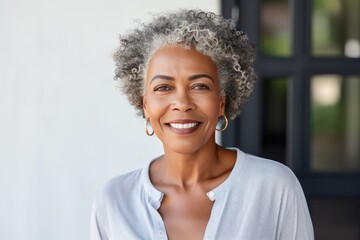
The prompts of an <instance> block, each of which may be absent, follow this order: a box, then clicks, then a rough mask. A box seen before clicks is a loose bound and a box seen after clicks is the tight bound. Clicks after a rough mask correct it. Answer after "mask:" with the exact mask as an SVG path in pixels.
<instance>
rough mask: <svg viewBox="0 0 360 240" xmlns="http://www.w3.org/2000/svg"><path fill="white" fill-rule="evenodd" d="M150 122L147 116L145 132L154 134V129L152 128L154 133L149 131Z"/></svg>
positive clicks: (149, 134) (150, 134)
mask: <svg viewBox="0 0 360 240" xmlns="http://www.w3.org/2000/svg"><path fill="white" fill-rule="evenodd" d="M149 124H150V118H147V119H146V121H145V132H146V134H147V135H148V136H152V135H154V130H152V133H150V132H149V129H148V125H149Z"/></svg>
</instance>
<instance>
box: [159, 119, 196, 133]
mask: <svg viewBox="0 0 360 240" xmlns="http://www.w3.org/2000/svg"><path fill="white" fill-rule="evenodd" d="M200 123H201V122H198V121H195V120H183V119H182V120H175V121H171V122H169V123H167V124H166V125H167V126H169V128H170V130H171V131H172V132H175V133H177V134H189V133H192V132H194V131H195V130H196V129H197V128H198V126H199V125H200Z"/></svg>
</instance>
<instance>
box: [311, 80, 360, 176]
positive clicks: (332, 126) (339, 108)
mask: <svg viewBox="0 0 360 240" xmlns="http://www.w3.org/2000/svg"><path fill="white" fill-rule="evenodd" d="M311 94H312V99H311V118H312V119H311V120H312V161H311V167H312V169H313V170H316V171H359V170H360V147H359V146H360V104H359V103H360V77H346V78H343V77H341V76H338V75H317V76H314V77H313V78H312V79H311Z"/></svg>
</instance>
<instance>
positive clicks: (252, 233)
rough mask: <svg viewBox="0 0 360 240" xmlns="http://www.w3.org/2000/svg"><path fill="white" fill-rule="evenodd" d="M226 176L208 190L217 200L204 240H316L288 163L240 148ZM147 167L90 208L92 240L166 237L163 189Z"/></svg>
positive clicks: (114, 182)
mask: <svg viewBox="0 0 360 240" xmlns="http://www.w3.org/2000/svg"><path fill="white" fill-rule="evenodd" d="M236 151H237V159H236V163H235V165H234V168H233V170H232V171H231V173H230V175H229V176H228V178H227V179H226V180H225V181H224V182H223V183H222V184H220V185H219V186H217V187H216V188H215V189H213V190H211V191H209V192H208V193H207V196H208V198H209V199H210V200H211V201H214V204H213V207H212V210H211V215H210V219H209V222H208V224H207V226H206V230H205V234H204V239H241V240H267V239H269V240H270V239H271V240H272V239H277V240H295V239H298V240H312V239H314V233H313V227H312V223H311V219H310V215H309V211H308V207H307V204H306V200H305V198H304V194H303V191H302V189H301V186H300V184H299V181H298V180H297V178H296V177H295V175H294V174H293V172H292V171H291V170H290V169H289V168H287V167H286V166H284V165H282V164H280V163H278V162H275V161H272V160H267V159H263V158H259V157H255V156H252V155H249V154H245V153H244V152H242V151H240V150H239V149H236ZM150 164H151V162H149V163H148V164H147V165H146V166H145V167H144V168H142V169H138V170H135V171H132V172H130V173H127V174H123V175H120V176H118V177H115V178H113V179H111V180H110V181H109V182H108V183H107V184H106V185H105V186H104V187H103V189H102V190H101V191H100V192H99V194H98V195H97V197H96V199H95V201H94V204H93V209H92V218H91V229H90V239H91V240H100V239H101V240H119V239H126V240H133V239H134V240H135V239H156V240H157V239H159V240H160V239H167V235H166V229H165V225H164V222H163V220H162V218H161V216H160V214H159V212H158V211H157V210H158V209H159V207H160V205H161V200H162V198H163V193H162V192H160V191H159V190H157V189H156V188H155V187H154V186H153V185H152V183H151V182H150V178H149V166H150Z"/></svg>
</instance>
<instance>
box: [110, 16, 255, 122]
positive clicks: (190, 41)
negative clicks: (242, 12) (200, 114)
mask: <svg viewBox="0 0 360 240" xmlns="http://www.w3.org/2000/svg"><path fill="white" fill-rule="evenodd" d="M169 44H180V45H182V46H184V47H185V48H191V47H193V48H195V49H196V50H197V51H198V52H200V53H202V54H204V55H206V56H209V57H210V58H211V59H212V60H213V61H214V63H215V64H216V66H217V71H218V76H219V80H220V89H221V94H222V95H223V96H225V102H226V107H225V114H226V115H227V116H228V117H229V118H231V119H234V118H235V117H236V116H237V115H238V114H239V113H240V110H241V107H242V105H243V103H244V102H245V101H246V100H247V99H248V98H249V97H250V95H251V93H252V91H253V88H254V84H255V80H256V75H255V73H254V70H253V64H254V61H255V46H254V45H253V44H252V43H251V42H250V40H249V39H248V37H247V35H246V34H245V33H244V32H242V31H238V30H237V29H236V24H235V23H234V22H232V21H231V20H227V19H224V18H223V17H222V16H220V15H216V14H215V13H212V12H203V11H200V10H179V11H176V12H172V13H165V14H160V15H156V16H154V17H153V20H152V21H151V22H149V23H143V24H141V23H140V24H139V25H138V26H137V27H136V28H135V29H133V30H132V31H131V32H130V33H128V34H125V35H121V36H120V47H119V48H118V49H117V50H116V52H115V54H114V60H115V63H116V69H115V77H114V79H115V80H118V81H119V84H120V88H121V89H122V91H123V92H124V93H125V95H126V96H127V98H128V100H129V102H130V104H132V105H133V106H135V108H136V109H137V110H138V113H139V115H142V116H144V112H143V102H142V97H143V95H144V85H145V84H144V78H145V76H146V67H147V64H148V62H149V60H150V59H151V57H152V55H153V54H154V53H155V51H156V50H158V49H159V48H161V47H163V46H165V45H169Z"/></svg>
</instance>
